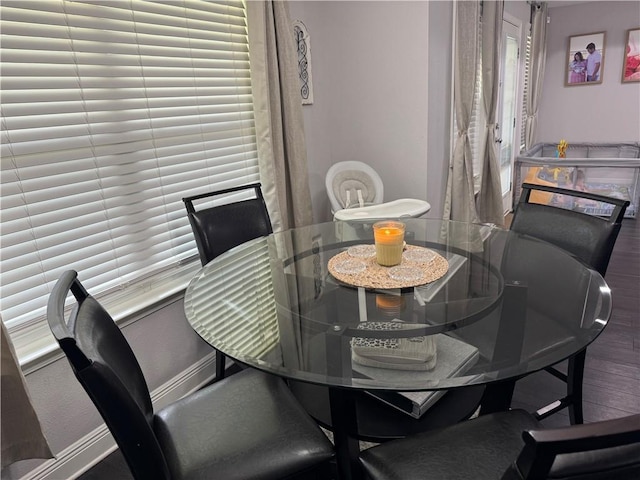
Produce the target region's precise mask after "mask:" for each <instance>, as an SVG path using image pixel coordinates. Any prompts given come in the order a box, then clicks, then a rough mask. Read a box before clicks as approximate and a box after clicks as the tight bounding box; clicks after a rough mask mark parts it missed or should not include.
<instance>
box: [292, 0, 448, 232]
mask: <svg viewBox="0 0 640 480" xmlns="http://www.w3.org/2000/svg"><path fill="white" fill-rule="evenodd" d="M290 12H291V18H292V20H302V21H303V22H304V24H305V25H306V26H307V29H308V31H309V34H310V36H311V62H312V72H313V87H314V103H313V105H306V106H304V107H303V108H304V119H305V129H306V137H307V147H308V153H307V157H308V159H309V172H310V183H311V194H312V199H313V203H314V218H315V220H318V221H320V220H330V218H331V217H330V212H329V204H328V200H327V195H326V191H325V188H324V177H325V174H326V172H327V170H328V169H329V167H330V166H331V165H332V164H333V163H336V162H339V161H342V160H360V161H363V162H365V163H368V164H369V165H371V166H372V167H373V168H375V169H376V170H377V171H378V173H379V174H380V176H381V177H382V179H383V181H384V185H385V199H386V200H393V199H395V198H402V197H414V198H420V199H425V200H431V195H429V192H427V163H428V160H427V159H428V155H427V92H428V90H427V86H428V78H427V62H428V58H429V56H428V32H429V26H428V19H429V15H428V3H427V2H415V1H408V2H402V1H399V2H391V1H389V2H376V1H373V2H360V1H354V2H352V1H346V2H333V1H329V2H327V1H311V2H306V1H303V2H290ZM445 97H446V94H445Z"/></svg>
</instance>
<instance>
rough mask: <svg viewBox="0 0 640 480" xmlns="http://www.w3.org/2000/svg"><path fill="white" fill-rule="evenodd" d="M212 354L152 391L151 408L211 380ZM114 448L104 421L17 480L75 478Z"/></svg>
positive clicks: (168, 402) (171, 400)
mask: <svg viewBox="0 0 640 480" xmlns="http://www.w3.org/2000/svg"><path fill="white" fill-rule="evenodd" d="M215 359H216V357H215V353H210V354H209V355H207V356H206V357H203V358H202V359H201V360H200V361H198V362H197V363H196V364H194V365H192V366H191V367H190V368H188V369H186V370H184V371H183V372H181V373H180V374H178V375H176V376H175V377H173V378H172V379H170V380H169V381H168V382H166V383H164V384H163V385H160V387H158V388H157V389H155V390H154V391H153V392H151V400H152V402H153V406H154V408H155V409H156V410H157V409H160V408H162V407H164V406H165V405H168V404H170V403H172V402H175V401H176V400H178V399H179V398H181V397H183V396H185V395H187V394H188V393H191V392H193V391H195V390H197V389H198V388H200V387H202V386H203V385H205V384H206V383H207V382H209V381H211V380H212V379H213V378H214V377H215V374H216V361H215ZM115 449H116V443H115V441H114V440H113V437H112V436H111V433H110V432H109V429H108V428H107V426H106V425H105V424H102V425H101V426H99V427H98V428H96V429H94V430H93V431H92V432H90V433H88V434H87V435H85V436H84V437H82V438H80V439H79V440H78V441H76V442H75V443H73V444H71V445H70V446H68V447H67V448H65V449H64V450H63V451H61V452H60V453H59V454H58V455H57V456H56V458H54V459H51V460H47V461H46V462H44V463H42V464H40V465H39V466H38V467H37V468H35V469H34V470H31V471H30V472H28V473H27V474H26V475H24V476H23V477H22V478H21V479H20V480H60V479H61V478H76V477H78V476H79V475H81V474H82V473H84V472H86V471H87V470H88V469H90V468H91V467H93V466H94V465H95V464H96V463H98V462H99V461H100V460H102V459H104V458H105V457H106V456H107V455H109V454H110V453H111V452H113V451H114V450H115Z"/></svg>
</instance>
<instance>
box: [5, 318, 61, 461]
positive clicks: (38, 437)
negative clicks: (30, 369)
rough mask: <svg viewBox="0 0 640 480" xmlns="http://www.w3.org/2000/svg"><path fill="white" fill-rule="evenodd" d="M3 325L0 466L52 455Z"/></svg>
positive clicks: (51, 456)
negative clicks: (0, 450)
mask: <svg viewBox="0 0 640 480" xmlns="http://www.w3.org/2000/svg"><path fill="white" fill-rule="evenodd" d="M0 324H1V325H0V326H1V327H2V344H1V345H0V352H1V353H2V365H1V369H2V384H1V385H0V389H1V390H0V393H1V395H2V400H1V401H2V404H1V405H2V418H1V422H2V423H0V425H1V427H0V430H2V468H4V467H6V466H7V465H10V464H12V463H14V462H17V461H18V460H26V459H28V458H53V455H52V453H51V450H50V448H49V444H48V443H47V440H46V438H45V437H44V434H43V433H42V428H41V426H40V421H39V420H38V417H37V415H36V412H35V410H34V408H33V406H32V405H31V398H30V397H29V391H28V390H27V382H26V381H25V378H24V376H23V375H22V370H20V365H19V364H18V358H17V356H16V353H15V350H14V348H13V345H12V343H11V339H10V338H9V334H8V333H7V328H6V327H5V326H4V323H3V322H1V321H0Z"/></svg>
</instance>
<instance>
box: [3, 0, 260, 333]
mask: <svg viewBox="0 0 640 480" xmlns="http://www.w3.org/2000/svg"><path fill="white" fill-rule="evenodd" d="M0 14H1V15H0V17H1V20H0V21H1V25H0V34H1V41H2V43H1V47H2V78H1V79H0V82H1V83H0V88H2V92H3V94H2V102H3V109H2V150H1V152H0V153H1V154H2V179H1V181H2V211H1V220H2V231H3V235H2V239H1V244H2V259H1V262H2V264H1V267H2V271H3V275H2V283H1V285H0V288H1V292H2V295H1V298H2V304H1V311H2V320H3V321H5V322H6V324H7V325H8V326H9V328H10V332H11V333H12V334H16V335H15V336H16V337H23V333H24V332H25V331H26V330H24V329H26V328H27V327H28V328H31V326H33V325H35V324H37V323H38V322H42V321H44V314H45V306H46V301H47V298H48V295H49V293H50V289H51V288H52V286H53V284H54V283H55V281H56V280H57V279H58V278H59V276H60V274H61V273H62V272H63V271H64V270H66V269H69V268H73V269H75V270H78V271H79V274H80V278H81V279H82V281H83V283H85V285H86V286H87V288H89V289H90V291H91V292H92V293H93V294H94V295H96V296H98V297H101V296H102V295H109V297H108V298H105V299H104V300H105V301H111V300H112V299H113V298H115V297H113V295H114V294H116V296H119V295H127V294H128V293H127V292H130V291H136V289H137V288H139V286H138V285H140V284H141V282H143V283H144V284H145V285H147V286H146V287H144V288H148V285H150V284H158V283H159V280H158V279H159V278H163V279H165V280H166V278H170V276H169V277H167V275H168V273H167V272H169V271H170V272H174V271H178V270H180V269H184V268H189V269H190V271H191V270H192V267H191V266H188V267H182V266H181V265H183V263H184V262H185V261H186V260H187V259H190V258H192V259H194V260H195V256H196V253H197V252H196V248H195V244H194V241H193V234H192V232H191V228H190V226H189V223H188V220H187V217H186V213H185V210H184V205H183V203H182V198H183V197H185V196H189V195H193V194H196V193H202V192H206V191H209V190H213V189H219V188H226V187H230V186H235V185H241V184H245V183H251V182H255V181H258V180H259V174H258V165H257V151H256V140H255V128H254V124H253V106H252V95H251V80H250V71H249V51H248V42H247V34H246V20H245V13H244V7H243V3H242V2H241V1H234V0H232V1H226V2H212V1H207V0H180V1H171V2H167V1H143V0H136V1H133V2H129V1H127V2H123V1H117V0H113V1H102V2H99V3H97V2H93V1H71V0H46V1H45V0H42V1H29V2H24V1H15V0H7V1H3V2H2V5H1V6H0ZM248 268H249V267H248ZM168 269H169V270H168ZM176 269H177V270H176ZM172 275H174V274H172ZM18 332H19V334H17V333H18Z"/></svg>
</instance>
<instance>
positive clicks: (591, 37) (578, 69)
mask: <svg viewBox="0 0 640 480" xmlns="http://www.w3.org/2000/svg"><path fill="white" fill-rule="evenodd" d="M604 34H605V32H596V33H585V34H583V35H574V36H571V37H569V41H568V47H567V70H566V73H565V77H564V84H565V85H566V86H568V87H573V86H576V85H595V84H598V83H602V75H603V73H604V36H605V35H604Z"/></svg>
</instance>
